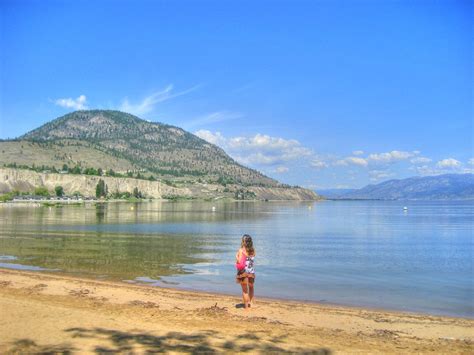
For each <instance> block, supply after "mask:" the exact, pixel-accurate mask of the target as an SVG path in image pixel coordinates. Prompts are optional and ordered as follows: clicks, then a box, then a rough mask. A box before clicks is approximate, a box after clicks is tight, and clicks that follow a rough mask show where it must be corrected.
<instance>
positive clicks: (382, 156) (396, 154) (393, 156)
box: [367, 150, 420, 164]
mask: <svg viewBox="0 0 474 355" xmlns="http://www.w3.org/2000/svg"><path fill="white" fill-rule="evenodd" d="M419 153H420V152H419V151H416V150H415V151H413V152H404V151H400V150H392V151H391V152H387V153H379V154H370V155H369V156H368V157H367V159H368V160H369V161H371V162H374V163H385V164H388V163H393V162H397V161H401V160H406V159H410V158H412V157H415V156H416V155H418V154H419Z"/></svg>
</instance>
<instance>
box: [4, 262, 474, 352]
mask: <svg viewBox="0 0 474 355" xmlns="http://www.w3.org/2000/svg"><path fill="white" fill-rule="evenodd" d="M0 309H1V310H2V317H1V318H0V339H1V340H0V352H2V353H8V352H20V353H21V352H41V351H46V350H48V349H49V351H53V350H54V351H58V349H63V350H69V351H71V352H75V351H77V350H80V351H81V352H86V353H87V352H94V351H97V349H99V348H100V349H102V351H104V352H105V351H106V349H108V351H112V350H114V351H123V352H127V351H128V352H130V351H137V352H144V351H151V350H155V351H157V350H159V351H171V352H173V351H174V352H193V351H194V352H199V351H200V350H201V351H202V352H206V351H207V352H217V353H220V352H224V353H225V352H238V351H250V352H272V351H273V352H278V353H286V352H305V351H306V352H309V351H313V352H315V351H318V352H319V353H321V354H329V353H333V352H334V353H339V352H340V353H354V352H384V353H400V352H418V353H423V352H431V351H434V350H436V351H438V352H441V353H442V352H446V353H447V352H450V353H453V352H454V353H472V352H473V351H474V333H473V332H472V329H473V328H474V320H472V319H466V318H457V317H447V316H432V315H424V314H414V313H407V312H397V311H386V310H374V309H367V308H363V307H347V306H339V305H330V304H322V303H314V302H312V301H309V302H300V301H294V300H279V299H272V298H263V297H262V298H258V295H257V298H256V304H255V307H254V308H253V309H251V310H250V311H245V310H243V309H242V308H241V300H240V296H239V295H238V294H236V295H226V294H216V293H209V292H200V291H199V292H197V291H187V290H181V289H176V288H168V287H156V286H148V285H146V284H145V285H142V284H136V283H127V282H116V281H107V280H94V279H86V278H82V277H75V276H70V275H63V274H60V275H58V274H55V273H44V272H41V273H38V272H30V271H18V270H11V269H0ZM117 337H118V338H120V341H118V340H117V339H118V338H117ZM143 339H148V340H147V341H143ZM124 346H126V348H124Z"/></svg>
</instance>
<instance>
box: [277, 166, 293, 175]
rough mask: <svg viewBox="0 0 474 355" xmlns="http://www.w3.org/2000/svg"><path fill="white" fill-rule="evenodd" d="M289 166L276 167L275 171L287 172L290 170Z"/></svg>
mask: <svg viewBox="0 0 474 355" xmlns="http://www.w3.org/2000/svg"><path fill="white" fill-rule="evenodd" d="M288 170H290V169H288V167H286V166H279V167H277V168H276V169H275V172H277V173H279V174H283V173H287V172H288Z"/></svg>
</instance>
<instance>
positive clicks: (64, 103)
mask: <svg viewBox="0 0 474 355" xmlns="http://www.w3.org/2000/svg"><path fill="white" fill-rule="evenodd" d="M86 102H87V98H86V95H81V96H79V97H78V98H77V99H73V98H70V97H68V98H64V99H57V100H55V101H54V103H55V104H56V105H58V106H61V107H65V108H73V109H75V110H86V109H87V105H86Z"/></svg>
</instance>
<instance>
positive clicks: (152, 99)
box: [120, 84, 200, 115]
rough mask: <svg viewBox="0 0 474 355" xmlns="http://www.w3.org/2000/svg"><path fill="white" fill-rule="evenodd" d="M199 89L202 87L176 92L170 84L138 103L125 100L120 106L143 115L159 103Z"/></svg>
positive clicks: (123, 109)
mask: <svg viewBox="0 0 474 355" xmlns="http://www.w3.org/2000/svg"><path fill="white" fill-rule="evenodd" d="M199 87H200V85H196V86H193V87H191V88H189V89H186V90H183V91H179V92H174V90H173V85H171V84H170V85H168V86H167V87H166V88H164V89H163V90H160V91H157V92H154V93H152V94H151V95H148V96H146V97H145V98H144V99H142V100H141V101H140V102H138V103H131V102H130V101H129V100H128V98H125V99H123V101H122V103H121V105H120V110H121V111H124V112H128V113H132V114H134V115H143V114H146V113H149V112H151V111H153V109H154V108H155V106H156V105H157V104H158V103H160V102H165V101H168V100H171V99H174V98H176V97H179V96H183V95H186V94H189V93H191V92H193V91H195V90H196V89H198V88H199Z"/></svg>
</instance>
